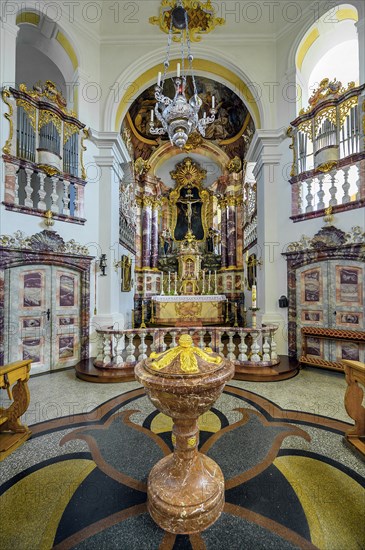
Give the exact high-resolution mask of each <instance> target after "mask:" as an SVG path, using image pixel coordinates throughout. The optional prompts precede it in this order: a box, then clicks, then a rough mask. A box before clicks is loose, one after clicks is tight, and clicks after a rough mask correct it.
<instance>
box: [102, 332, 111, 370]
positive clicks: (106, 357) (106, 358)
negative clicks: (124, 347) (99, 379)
mask: <svg viewBox="0 0 365 550" xmlns="http://www.w3.org/2000/svg"><path fill="white" fill-rule="evenodd" d="M103 352H104V354H103V363H104V365H105V364H106V363H110V362H111V360H112V337H111V335H110V334H104V348H103Z"/></svg>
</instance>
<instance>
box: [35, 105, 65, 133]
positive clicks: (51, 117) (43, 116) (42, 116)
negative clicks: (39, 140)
mask: <svg viewBox="0 0 365 550" xmlns="http://www.w3.org/2000/svg"><path fill="white" fill-rule="evenodd" d="M49 122H53V124H54V125H55V127H56V129H57V132H58V133H59V134H60V135H61V132H62V121H61V119H60V118H59V116H57V115H56V114H55V113H52V111H48V110H47V109H42V110H40V111H39V118H38V130H40V129H41V128H43V126H45V125H46V124H48V123H49Z"/></svg>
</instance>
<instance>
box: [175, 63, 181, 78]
mask: <svg viewBox="0 0 365 550" xmlns="http://www.w3.org/2000/svg"><path fill="white" fill-rule="evenodd" d="M176 76H177V77H178V78H179V77H180V63H178V64H177V68H176Z"/></svg>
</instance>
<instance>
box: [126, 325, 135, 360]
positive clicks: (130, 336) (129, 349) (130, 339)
mask: <svg viewBox="0 0 365 550" xmlns="http://www.w3.org/2000/svg"><path fill="white" fill-rule="evenodd" d="M135 335H136V333H135V332H129V333H128V334H127V338H128V346H127V347H126V350H127V357H126V360H125V361H126V363H134V362H135V361H136V358H135V356H134V352H135V349H136V347H135V345H134V343H133V338H134V337H135Z"/></svg>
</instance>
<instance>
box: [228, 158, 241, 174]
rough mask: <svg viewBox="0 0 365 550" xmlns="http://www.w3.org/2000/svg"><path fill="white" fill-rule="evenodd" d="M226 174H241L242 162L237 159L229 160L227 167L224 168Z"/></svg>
mask: <svg viewBox="0 0 365 550" xmlns="http://www.w3.org/2000/svg"><path fill="white" fill-rule="evenodd" d="M226 168H227V170H228V172H229V173H230V174H238V173H239V172H241V170H242V161H241V159H240V158H239V157H237V156H236V157H234V158H233V159H231V160H230V161H229V162H228V164H227V166H226Z"/></svg>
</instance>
